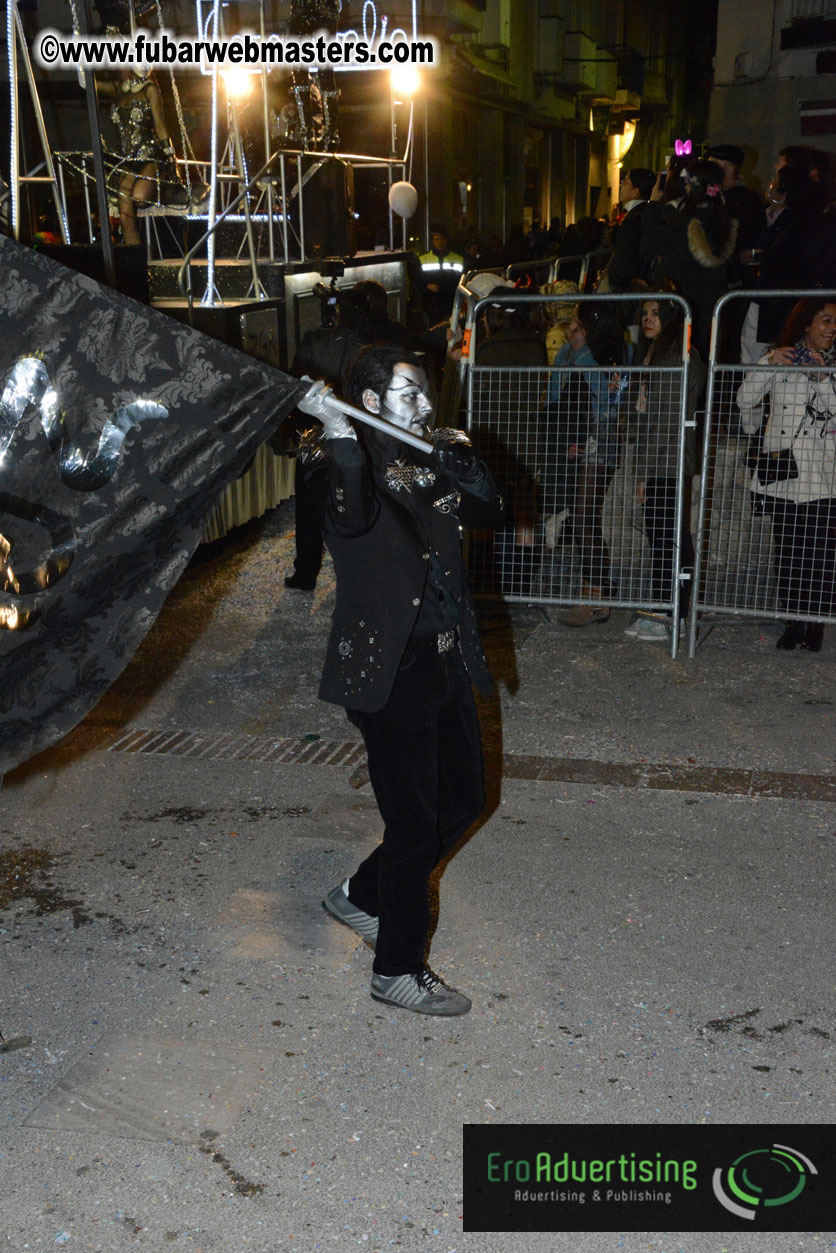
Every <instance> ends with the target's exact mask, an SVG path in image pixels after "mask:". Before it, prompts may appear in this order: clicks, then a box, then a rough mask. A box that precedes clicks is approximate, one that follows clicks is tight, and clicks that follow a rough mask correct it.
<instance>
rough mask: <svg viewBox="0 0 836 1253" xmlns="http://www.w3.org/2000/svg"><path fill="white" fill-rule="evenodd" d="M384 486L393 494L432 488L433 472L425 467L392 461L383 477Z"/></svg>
mask: <svg viewBox="0 0 836 1253" xmlns="http://www.w3.org/2000/svg"><path fill="white" fill-rule="evenodd" d="M383 478H384V481H385V483H386V486H387V487H388V488H389V489H390V490H391V491H393V492H400V491H405V492H411V491H412V489H413V487H416V486H417V487H432V486H433V484H434V483H435V471H434V470H428V469H427V468H426V467H425V466H411V465H408V464H407V463H406V462H405V461H393V462H392V463H391V464H390V465H388V466H387V467H386V473H385V474H384V476H383Z"/></svg>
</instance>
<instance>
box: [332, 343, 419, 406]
mask: <svg viewBox="0 0 836 1253" xmlns="http://www.w3.org/2000/svg"><path fill="white" fill-rule="evenodd" d="M401 364H403V365H413V366H416V367H417V368H418V369H419V370H425V369H426V366H425V364H424V362H423V360H422V359H421V357H418V356H416V354H415V353H414V352H408V351H407V349H406V348H399V347H398V346H397V344H367V345H366V347H365V348H361V350H360V352H359V353H358V354H357V356H356V357H355V359H354V361H353V363H352V365H351V368H350V369H349V371H348V374H347V376H346V380H345V398H346V400H347V401H348V403H349V404H350V405H356V407H357V408H358V409H362V408H363V392H365V391H373V392H374V393H375V395H376V396H380V397H382V396H383V394H384V392H385V391H386V389H387V388H388V386H389V384H390V383H391V381H392V374H393V372H394V369H395V366H396V365H401Z"/></svg>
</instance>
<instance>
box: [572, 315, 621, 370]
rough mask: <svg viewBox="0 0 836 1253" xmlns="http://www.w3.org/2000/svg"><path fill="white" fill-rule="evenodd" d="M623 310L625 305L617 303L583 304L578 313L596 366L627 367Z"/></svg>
mask: <svg viewBox="0 0 836 1253" xmlns="http://www.w3.org/2000/svg"><path fill="white" fill-rule="evenodd" d="M622 310H623V305H622V304H621V303H620V302H619V301H617V300H601V301H598V300H582V301H581V302H580V304H579V305H578V306H577V308H576V310H575V317H576V318H577V320H578V321H579V322H580V323H581V325H582V326H583V328H584V330H585V331H586V342H587V346H588V348H589V351H590V352H591V353H592V355H593V357H594V358H595V363H596V365H625V364H626V361H627V343H626V341H625V339H624V318H623V316H622Z"/></svg>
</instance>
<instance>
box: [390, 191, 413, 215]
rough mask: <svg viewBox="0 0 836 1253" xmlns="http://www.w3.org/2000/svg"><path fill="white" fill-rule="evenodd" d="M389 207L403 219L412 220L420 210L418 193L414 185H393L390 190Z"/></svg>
mask: <svg viewBox="0 0 836 1253" xmlns="http://www.w3.org/2000/svg"><path fill="white" fill-rule="evenodd" d="M389 207H390V209H391V210H392V212H393V213H399V214H400V215H401V217H402V218H411V217H412V215H413V213H414V212H415V210H416V209H417V208H418V192H417V191H416V190H415V188H414V187H413V186H412V183H407V182H400V183H393V184H392V186H391V187H390V188H389Z"/></svg>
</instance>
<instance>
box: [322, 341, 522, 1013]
mask: <svg viewBox="0 0 836 1253" xmlns="http://www.w3.org/2000/svg"><path fill="white" fill-rule="evenodd" d="M427 391H428V384H427V377H426V374H425V372H424V368H423V364H422V362H421V359H420V358H418V357H415V356H412V355H411V354H410V353H408V352H405V351H404V350H403V349H400V348H397V347H392V346H376V345H375V346H370V347H367V348H365V349H364V350H363V351H362V352H361V353H360V355H359V357H358V358H357V360H356V362H355V364H354V366H353V367H352V369H351V371H350V373H349V377H348V384H347V399H348V401H349V402H350V403H352V404H354V405H355V406H357V407H358V408H359V407H362V408H364V409H366V410H367V411H368V412H369V413H372V414H379V415H380V416H381V417H382V418H385V419H386V420H388V421H389V422H391V423H394V424H395V425H396V426H398V427H400V428H402V429H403V430H408V431H411V432H413V433H414V434H420V435H422V436H424V437H425V438H426V424H427V422H428V420H429V419H430V417H431V413H432V404H431V402H430V400H429V397H428V394H427ZM326 409H327V405H326ZM311 412H316V411H315V409H313V410H311ZM316 416H320V418H321V420H322V422H323V426H324V428H325V440H324V445H325V453H326V458H327V463H328V470H329V480H328V492H327V498H326V503H325V531H326V542H327V544H328V547H329V549H330V551H331V555H332V557H333V559H334V569H335V571H336V576H337V600H336V607H335V609H334V615H333V625H332V629H331V635H330V639H329V641H328V648H327V653H326V658H325V666H324V670H323V674H322V682H321V684H320V689H319V695H320V697H321V699H323V700H326V701H331V702H333V703H335V704H339V705H343V706H344V707H345V709H346V712H347V714H348V717H349V719H350V720H351V722H353V723H354V725H355V726H357V727H358V728H359V729H360V731H361V733H362V735H363V739H364V741H365V745H366V751H367V754H368V767H369V777H370V780H371V784H372V787H373V788H374V793H375V797H376V800H377V803H378V807H379V809H380V813H381V816H382V817H383V820H384V823H385V831H384V835H383V842H382V844H380V845H379V846H378V847H377V848H375V849H374V851H373V852H372V853H371V855H370V856H369V857H367V858H366V859H365V861H363V862H362V864H361V865H360V866H359V868H358V869H357V870H356V871H355V873H354V874H353V875H352V876H351V878H349V879H346V880H345V881H344V882H343V883H341V884H340V885H339V886H338V887H336V888H334V889H333V890H332V891H331V892H329V893H328V895H327V897H326V899H325V900H324V901H323V905H324V906H325V908H326V909H327V910H328V911H329V912H330V913H331V914H333V915H334V917H336V918H337V919H338V920H339V921H340V922H343V923H345V924H346V925H348V926H349V927H351V928H353V930H355V931H356V932H357V933H358V934H359V935H360V936H362V938H363V939H364V940H365V941H366V942H367V943H368V944H369V945H370V946H371V947H373V948H374V949H375V957H374V964H373V973H372V983H371V995H372V997H373V998H374V999H375V1000H378V1001H382V1002H384V1003H385V1004H389V1005H396V1006H399V1007H401V1008H403V1009H410V1010H414V1011H416V1012H418V1013H424V1014H435V1015H445V1016H446V1015H455V1014H464V1013H467V1011H468V1010H469V1009H470V1001H469V1000H468V998H467V997H466V996H463V995H462V994H461V993H459V992H456V991H454V990H453V989H451V988H448V987H446V986H445V985H444V984H443V983H442V982H441V981H440V980H439V979H438V978H437V977H436V976H435V975H434V974H433V973H432V972H431V971H430V970H429V968H428V967H427V966H426V964H425V959H424V954H425V948H426V942H427V932H428V929H429V901H428V883H429V876H430V874H431V872H432V870H433V868H434V867H435V866H436V865H437V864H438V862H439V861H440V860H441V858H442V857H443V856H444V855H445V853H446V852H448V851H449V850H450V848H452V846H453V845H454V844H455V843H456V841H457V840H458V839H459V838H460V837H461V836H462V835H463V834H464V832H465V831H466V830H467V828H468V827H469V826H470V825H471V823H472V822H473V821H474V820H475V819H476V818H477V817H478V815H479V813H480V811H481V809H482V807H483V805H484V802H485V792H484V777H483V767H482V750H481V740H480V734H479V724H478V721H477V718H476V708H475V704H474V700H473V693H472V689H471V682H473V683H475V684H476V686H477V687H478V688H479V689H480V690H481V691H483V692H485V691H488V690H489V689H490V676H489V674H488V669H487V664H486V661H485V658H484V655H483V653H482V646H481V641H480V639H479V631H478V627H477V624H476V615H475V612H474V607H473V601H472V598H471V593H470V589H469V587H468V583H467V577H466V574H465V570H464V563H463V559H462V549H461V525H462V524H463V525H467V526H475V527H479V528H486V527H495V526H497V525H499V524H501V521H502V512H503V507H502V501H501V499H500V497H499V494H498V492H497V490H496V487H495V485H494V482H493V479H492V478H491V475H490V472H489V471H488V469H487V468H486V467H485V465H484V464H483V463H482V462H481V461H479V460H478V459H477V457H476V455H475V453H474V451H473V449H472V448H471V446H470V443H469V441H468V439H467V437H466V436H465V435H464V434H463V433H462V432H454V431H449V430H447V431H436V432H433V434H432V441H433V443H434V444H435V449H434V453H433V454H423V453H420V452H414V451H413V450H412V449H411V448H410V447H409V446H408V445H406V444H405V443H403V442H402V441H399V440H397V439H393V438H392V437H391V436H390V435H388V434H381V433H380V432H378V431H374V430H371V431H369V430H367V429H366V428H363V441H362V443H361V442H360V440H358V438H357V433H356V431H355V430H354V428H353V427H352V425H351V423H350V422H349V421H348V420H347V419H346V418H344V417H342V416H338V417H336V418H335V417H334V416H332V415H329V414H328V413H327V412H323V413H319V414H316Z"/></svg>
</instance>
